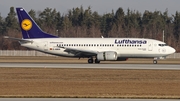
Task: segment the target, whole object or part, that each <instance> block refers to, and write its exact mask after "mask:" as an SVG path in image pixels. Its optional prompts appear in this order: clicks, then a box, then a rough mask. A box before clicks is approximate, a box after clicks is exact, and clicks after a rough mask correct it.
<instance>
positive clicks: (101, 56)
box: [97, 51, 117, 61]
mask: <svg viewBox="0 0 180 101" xmlns="http://www.w3.org/2000/svg"><path fill="white" fill-rule="evenodd" d="M97 59H98V60H99V61H106V60H110V61H113V60H114V61H115V60H117V53H116V52H113V51H108V52H99V53H98V54H97Z"/></svg>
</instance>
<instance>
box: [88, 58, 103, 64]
mask: <svg viewBox="0 0 180 101" xmlns="http://www.w3.org/2000/svg"><path fill="white" fill-rule="evenodd" d="M93 62H95V63H100V61H99V60H98V59H97V58H96V59H95V61H94V60H93V58H92V57H91V58H89V59H88V63H93Z"/></svg>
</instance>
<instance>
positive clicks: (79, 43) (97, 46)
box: [6, 8, 175, 64]
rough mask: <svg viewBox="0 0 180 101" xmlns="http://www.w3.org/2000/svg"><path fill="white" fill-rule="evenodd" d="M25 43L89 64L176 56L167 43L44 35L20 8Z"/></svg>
mask: <svg viewBox="0 0 180 101" xmlns="http://www.w3.org/2000/svg"><path fill="white" fill-rule="evenodd" d="M16 11H17V15H18V19H19V23H20V27H21V30H22V36H23V38H22V39H18V38H11V37H6V38H10V39H15V40H18V41H19V43H20V44H21V46H24V47H28V48H31V49H34V50H37V51H41V52H44V53H48V54H53V55H58V56H64V57H77V58H89V59H88V63H100V61H126V60H127V59H128V58H154V60H153V63H154V64H156V63H157V60H158V59H160V58H161V57H166V56H167V55H170V54H172V53H174V52H175V49H174V48H172V47H170V46H168V45H167V44H166V43H164V42H162V41H158V40H154V39H144V38H59V37H57V36H54V35H51V34H47V33H45V32H43V31H42V30H41V29H40V27H39V26H38V25H37V24H36V22H35V21H34V20H33V19H32V18H31V17H30V16H29V15H28V13H27V12H26V11H25V10H24V9H23V8H16ZM93 58H95V60H93Z"/></svg>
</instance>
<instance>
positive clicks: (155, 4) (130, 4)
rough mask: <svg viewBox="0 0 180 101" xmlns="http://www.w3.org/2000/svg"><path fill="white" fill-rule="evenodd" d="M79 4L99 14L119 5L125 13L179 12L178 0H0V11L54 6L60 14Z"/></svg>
mask: <svg viewBox="0 0 180 101" xmlns="http://www.w3.org/2000/svg"><path fill="white" fill-rule="evenodd" d="M81 5H82V6H83V8H84V9H87V8H88V6H90V7H91V10H92V11H97V12H98V13H99V14H101V15H102V14H105V13H111V12H112V10H114V11H116V10H117V9H118V8H119V7H122V8H123V10H124V12H125V13H126V11H127V9H128V8H129V9H130V10H136V11H140V12H141V13H144V11H145V10H148V11H152V12H154V11H161V12H164V11H166V9H168V14H169V15H170V16H171V15H172V14H175V12H176V11H178V12H180V0H0V13H1V16H2V17H6V16H7V14H8V13H9V10H10V7H23V8H25V9H26V11H30V10H31V9H33V10H35V11H43V10H44V9H45V8H47V7H49V8H55V9H56V10H57V11H60V13H61V14H67V12H68V10H70V9H72V8H76V7H80V6H81Z"/></svg>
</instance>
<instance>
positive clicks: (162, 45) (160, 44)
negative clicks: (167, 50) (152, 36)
mask: <svg viewBox="0 0 180 101" xmlns="http://www.w3.org/2000/svg"><path fill="white" fill-rule="evenodd" d="M158 45H159V46H161V47H163V46H168V45H167V44H158Z"/></svg>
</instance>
